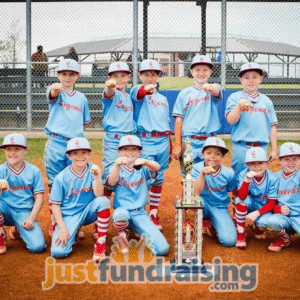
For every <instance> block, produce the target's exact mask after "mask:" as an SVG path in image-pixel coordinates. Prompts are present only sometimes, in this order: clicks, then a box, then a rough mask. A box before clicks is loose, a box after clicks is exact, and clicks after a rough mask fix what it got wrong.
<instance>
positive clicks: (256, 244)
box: [0, 156, 300, 300]
mask: <svg viewBox="0 0 300 300" xmlns="http://www.w3.org/2000/svg"><path fill="white" fill-rule="evenodd" d="M100 159H101V158H100V157H99V156H97V157H96V156H95V157H93V158H92V159H91V161H93V162H95V163H99V164H100ZM40 163H41V162H40ZM224 164H225V165H227V166H228V165H229V157H227V158H226V161H225V162H224ZM37 165H38V164H37ZM41 169H42V168H41ZM271 169H272V170H273V171H276V170H278V169H279V163H278V162H275V163H272V164H271ZM43 175H44V174H43ZM180 181H181V176H180V170H179V163H178V162H177V161H173V162H172V163H171V165H170V168H169V170H168V171H167V172H166V182H165V184H164V187H163V195H162V202H161V206H160V218H161V221H162V224H163V232H164V234H165V236H166V238H167V240H168V242H169V244H170V251H169V253H168V255H167V256H166V261H169V260H171V259H172V258H173V256H174V245H173V244H174V204H173V201H174V199H175V198H176V194H180V193H181V184H180ZM45 198H46V199H45V203H44V206H43V209H42V211H41V213H40V215H39V217H38V220H39V222H40V225H41V227H42V230H43V232H44V233H45V238H46V242H47V245H48V247H47V250H45V251H44V252H43V253H40V254H32V253H30V252H28V251H27V249H26V247H25V244H24V243H23V241H22V240H15V241H13V240H8V241H7V247H8V251H7V253H6V254H4V255H2V256H1V257H0V299H57V300H58V299H219V298H221V297H222V299H236V298H243V299H287V298H295V299H296V298H297V299H298V298H299V296H300V286H299V280H300V273H299V261H300V251H299V249H300V247H299V246H300V242H299V237H298V236H293V237H292V244H291V245H290V246H289V247H288V248H286V249H284V250H282V251H281V252H279V253H270V252H268V250H267V247H268V245H269V243H270V241H271V240H272V238H271V236H270V235H269V236H268V238H267V239H266V240H260V241H259V240H255V239H254V236H253V233H252V232H251V231H250V230H249V234H248V240H247V241H248V243H247V249H246V250H244V251H243V250H239V249H236V248H225V247H222V246H221V245H220V243H219V242H218V240H217V238H216V237H207V236H204V241H203V258H204V260H205V261H206V262H212V259H213V258H214V257H216V256H219V257H221V259H222V261H223V263H235V264H237V265H239V266H241V265H242V264H246V263H257V264H259V271H258V272H259V273H258V285H257V288H256V289H255V290H254V291H252V292H222V293H217V292H210V291H209V284H202V283H197V284H188V285H186V284H178V283H173V284H113V283H108V284H94V285H93V284H90V283H84V284H79V285H75V284H56V285H55V286H54V287H53V288H52V289H51V290H48V291H43V290H42V281H44V280H45V260H46V258H47V257H49V256H50V250H49V248H50V238H49V236H48V234H47V229H48V224H49V211H48V205H47V200H48V195H46V197H45ZM84 231H85V239H84V240H83V241H81V242H80V244H77V245H75V246H74V248H73V252H72V253H71V255H70V256H69V257H68V258H66V259H63V260H57V262H60V263H85V262H86V261H87V260H90V259H91V258H92V254H93V245H94V240H93V239H92V237H91V233H92V225H89V226H86V227H84ZM114 235H115V233H114V230H113V228H112V226H111V227H110V229H109V234H108V247H110V245H111V243H112V242H111V240H112V237H113V236H114Z"/></svg>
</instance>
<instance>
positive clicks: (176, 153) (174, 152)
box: [173, 145, 181, 160]
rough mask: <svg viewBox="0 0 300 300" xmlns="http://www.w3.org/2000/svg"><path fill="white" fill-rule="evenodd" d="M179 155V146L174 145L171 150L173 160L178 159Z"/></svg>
mask: <svg viewBox="0 0 300 300" xmlns="http://www.w3.org/2000/svg"><path fill="white" fill-rule="evenodd" d="M180 155H181V145H175V147H174V149H173V157H174V158H175V159H177V160H178V159H179V158H180Z"/></svg>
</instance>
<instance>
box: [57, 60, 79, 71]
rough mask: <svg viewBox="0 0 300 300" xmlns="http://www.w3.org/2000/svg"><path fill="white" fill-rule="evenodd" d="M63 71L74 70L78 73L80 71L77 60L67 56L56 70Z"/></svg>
mask: <svg viewBox="0 0 300 300" xmlns="http://www.w3.org/2000/svg"><path fill="white" fill-rule="evenodd" d="M61 71H73V72H76V73H80V72H79V65H78V63H77V61H76V60H74V59H71V58H66V59H63V60H61V61H60V62H59V64H58V67H57V70H56V72H61Z"/></svg>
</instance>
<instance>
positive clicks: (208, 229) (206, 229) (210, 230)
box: [202, 220, 215, 236]
mask: <svg viewBox="0 0 300 300" xmlns="http://www.w3.org/2000/svg"><path fill="white" fill-rule="evenodd" d="M202 233H203V234H206V235H208V236H214V234H215V230H214V227H213V225H212V223H211V221H208V220H203V222H202Z"/></svg>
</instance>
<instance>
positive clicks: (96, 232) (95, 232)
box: [92, 223, 98, 241]
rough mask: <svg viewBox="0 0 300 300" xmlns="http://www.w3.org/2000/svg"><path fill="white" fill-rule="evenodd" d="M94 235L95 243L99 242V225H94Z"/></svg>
mask: <svg viewBox="0 0 300 300" xmlns="http://www.w3.org/2000/svg"><path fill="white" fill-rule="evenodd" d="M92 235H93V239H94V240H95V241H97V239H98V227H97V223H94V225H93V233H92Z"/></svg>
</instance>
